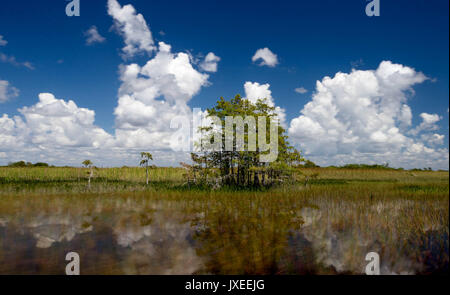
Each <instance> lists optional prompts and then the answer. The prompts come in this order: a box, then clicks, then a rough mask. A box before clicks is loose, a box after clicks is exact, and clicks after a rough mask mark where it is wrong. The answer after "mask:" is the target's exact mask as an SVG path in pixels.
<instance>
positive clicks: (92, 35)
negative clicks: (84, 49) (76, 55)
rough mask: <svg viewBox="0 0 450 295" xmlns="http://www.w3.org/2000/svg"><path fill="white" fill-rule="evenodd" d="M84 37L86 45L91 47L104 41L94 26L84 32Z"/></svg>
mask: <svg viewBox="0 0 450 295" xmlns="http://www.w3.org/2000/svg"><path fill="white" fill-rule="evenodd" d="M84 36H85V37H86V44H87V45H92V44H95V43H103V42H105V40H106V39H105V37H103V36H102V35H100V33H99V32H98V29H97V27H96V26H92V27H90V28H89V30H87V31H86V32H84Z"/></svg>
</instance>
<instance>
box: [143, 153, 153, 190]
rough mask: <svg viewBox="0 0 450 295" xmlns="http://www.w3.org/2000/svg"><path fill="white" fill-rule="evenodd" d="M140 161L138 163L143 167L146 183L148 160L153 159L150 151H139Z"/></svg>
mask: <svg viewBox="0 0 450 295" xmlns="http://www.w3.org/2000/svg"><path fill="white" fill-rule="evenodd" d="M141 159H142V160H141V163H140V165H141V166H143V167H145V175H146V179H147V180H146V184H147V185H148V162H149V161H150V160H152V161H153V156H152V154H150V153H146V152H142V153H141Z"/></svg>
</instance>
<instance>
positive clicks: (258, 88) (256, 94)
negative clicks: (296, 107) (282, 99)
mask: <svg viewBox="0 0 450 295" xmlns="http://www.w3.org/2000/svg"><path fill="white" fill-rule="evenodd" d="M269 88H270V84H268V83H267V84H259V83H258V82H249V81H247V82H245V84H244V90H245V97H246V98H247V99H248V100H250V101H251V102H252V103H256V102H257V101H258V99H266V100H267V104H268V105H269V106H271V107H275V112H276V114H277V115H278V119H279V120H280V124H281V125H282V126H284V127H286V111H285V110H284V109H283V108H281V107H279V106H276V105H275V101H274V99H273V97H272V91H271V90H270V89H269Z"/></svg>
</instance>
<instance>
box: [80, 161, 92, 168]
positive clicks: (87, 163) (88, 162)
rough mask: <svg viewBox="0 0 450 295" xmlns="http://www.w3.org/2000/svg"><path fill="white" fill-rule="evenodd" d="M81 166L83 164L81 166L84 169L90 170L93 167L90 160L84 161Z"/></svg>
mask: <svg viewBox="0 0 450 295" xmlns="http://www.w3.org/2000/svg"><path fill="white" fill-rule="evenodd" d="M81 164H83V166H84V167H86V168H90V167H91V166H92V165H93V163H92V162H91V160H84V161H83V162H82V163H81Z"/></svg>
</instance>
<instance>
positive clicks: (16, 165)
mask: <svg viewBox="0 0 450 295" xmlns="http://www.w3.org/2000/svg"><path fill="white" fill-rule="evenodd" d="M7 167H12V168H21V167H54V166H50V165H49V164H47V163H41V162H38V163H35V164H33V163H31V162H25V161H19V162H11V163H8V166H7Z"/></svg>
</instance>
